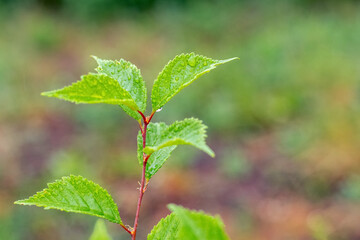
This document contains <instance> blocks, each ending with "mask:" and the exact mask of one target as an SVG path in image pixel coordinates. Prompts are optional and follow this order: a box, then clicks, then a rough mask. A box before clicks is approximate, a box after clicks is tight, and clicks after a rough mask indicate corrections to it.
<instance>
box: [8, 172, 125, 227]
mask: <svg viewBox="0 0 360 240" xmlns="http://www.w3.org/2000/svg"><path fill="white" fill-rule="evenodd" d="M15 204H20V205H35V206H38V207H44V208H45V209H58V210H62V211H66V212H75V213H83V214H88V215H93V216H97V217H101V218H105V219H107V220H109V221H110V222H113V223H119V224H122V221H121V218H120V215H119V211H118V208H117V206H116V204H115V203H114V200H113V199H112V197H111V196H110V194H109V193H108V192H107V191H106V190H105V189H103V188H102V187H100V186H99V185H98V184H95V183H94V182H92V181H89V180H87V179H85V178H83V177H81V176H73V175H71V176H68V177H63V178H62V179H60V180H57V181H55V182H54V183H50V184H48V188H47V189H44V190H43V191H41V192H38V193H36V194H35V195H34V196H32V197H29V198H28V199H25V200H19V201H16V202H15Z"/></svg>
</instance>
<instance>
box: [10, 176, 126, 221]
mask: <svg viewBox="0 0 360 240" xmlns="http://www.w3.org/2000/svg"><path fill="white" fill-rule="evenodd" d="M70 177H75V178H81V179H83V180H86V181H88V182H89V183H91V184H93V185H95V187H99V188H101V189H103V190H104V192H105V194H106V195H107V197H109V198H110V199H111V200H112V202H113V204H114V206H115V207H116V209H118V207H117V205H116V204H115V202H114V200H113V198H112V196H111V195H110V194H109V192H108V191H107V190H106V189H105V188H103V187H101V186H100V185H99V184H97V183H94V182H93V181H90V180H88V179H86V178H84V177H82V176H75V175H70V176H65V177H62V178H61V179H57V180H55V182H52V183H48V184H47V186H48V187H47V188H44V189H43V190H41V191H38V192H36V193H35V194H34V195H32V196H30V197H29V198H27V199H22V200H18V201H15V202H14V204H18V205H27V206H37V207H44V209H55V210H60V211H64V212H73V213H82V214H87V215H91V216H96V217H100V218H104V219H106V220H108V221H110V222H113V223H117V224H122V220H121V218H120V214H119V211H117V212H116V213H117V214H116V213H114V211H113V209H111V212H113V214H114V216H117V217H118V219H113V218H107V216H106V215H100V214H95V213H88V212H83V211H81V210H65V209H61V208H56V207H51V206H50V207H49V206H47V205H45V204H39V203H36V202H31V201H29V200H30V199H31V198H35V197H36V195H38V194H43V193H46V191H47V190H48V189H49V188H50V186H52V185H54V184H56V183H59V182H62V181H65V180H67V179H68V178H70ZM50 203H51V202H50ZM98 205H99V204H98ZM99 206H100V205H99ZM114 206H113V207H114Z"/></svg>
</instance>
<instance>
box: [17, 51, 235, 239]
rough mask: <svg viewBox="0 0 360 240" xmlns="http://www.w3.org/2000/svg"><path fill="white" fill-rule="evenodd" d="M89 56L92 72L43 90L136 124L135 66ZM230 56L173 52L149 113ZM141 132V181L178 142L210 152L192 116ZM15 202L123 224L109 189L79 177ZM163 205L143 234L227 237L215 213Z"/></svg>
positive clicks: (139, 96) (141, 93)
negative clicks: (164, 212) (119, 112)
mask: <svg viewBox="0 0 360 240" xmlns="http://www.w3.org/2000/svg"><path fill="white" fill-rule="evenodd" d="M94 59H95V60H96V61H97V63H98V67H97V68H96V71H97V73H89V74H87V75H84V76H82V77H81V80H80V81H78V82H76V83H74V84H72V85H70V86H67V87H64V88H62V89H59V90H54V91H49V92H45V93H43V95H45V96H49V97H56V98H60V99H63V100H67V101H70V102H74V103H107V104H114V105H119V106H120V107H121V108H122V109H123V110H124V111H125V112H126V113H127V114H128V115H129V116H131V117H132V118H134V119H135V120H137V121H138V122H139V123H141V119H142V117H143V115H144V112H145V110H146V102H147V97H146V96H147V94H146V86H145V82H144V80H143V78H142V76H141V74H140V70H139V69H138V68H137V67H136V66H135V65H133V64H132V63H130V62H128V61H125V60H123V59H121V60H119V61H112V60H103V59H100V58H97V57H94ZM234 59H235V58H231V59H227V60H214V59H211V58H207V57H204V56H201V55H196V54H194V53H190V54H181V55H178V56H176V57H175V58H174V59H173V60H171V61H170V62H169V63H168V64H167V65H166V66H165V67H164V69H163V70H162V71H161V72H160V74H159V75H158V77H157V79H156V80H155V82H154V85H153V89H152V92H151V102H152V114H154V113H155V112H156V110H158V109H161V108H162V106H163V105H164V104H166V103H167V102H168V101H169V100H170V99H171V98H173V97H174V96H175V95H176V94H177V93H178V92H179V91H180V90H182V89H183V88H185V87H186V86H188V85H189V84H191V83H192V82H193V81H194V80H196V79H197V78H199V77H200V76H201V75H203V74H205V73H207V72H209V71H210V70H212V69H214V68H215V67H216V66H217V65H220V64H223V63H226V62H229V61H232V60H234ZM144 121H145V120H144ZM146 133H147V134H146V146H145V147H144V146H143V138H142V137H143V135H142V131H140V132H139V134H138V160H139V163H140V165H143V164H144V162H143V160H144V159H143V156H144V155H146V156H149V158H148V160H147V164H146V171H145V177H146V179H147V181H149V180H150V179H151V177H152V176H153V175H154V174H155V173H156V172H157V171H158V170H159V169H160V168H161V167H162V165H163V164H164V163H165V161H166V160H167V159H168V158H169V156H170V154H171V152H172V151H173V150H174V149H175V148H176V147H177V146H178V145H192V146H194V147H196V148H198V149H200V150H202V151H204V152H205V153H207V154H209V155H210V156H212V157H214V152H213V151H212V150H211V149H210V148H209V147H208V146H207V145H206V143H205V138H206V126H205V125H204V124H203V123H202V122H201V121H200V120H198V119H195V118H188V119H184V120H183V121H177V122H175V123H173V124H171V125H166V124H165V123H162V122H161V123H149V124H148V123H147V132H146ZM15 203H16V204H22V205H35V206H39V207H44V208H45V209H58V210H62V211H67V212H76V213H83V214H88V215H93V216H97V217H100V218H104V219H107V220H109V221H110V222H113V223H117V224H120V225H122V226H123V223H122V220H121V218H120V215H119V211H118V208H117V205H116V204H115V202H114V200H113V199H112V197H111V196H110V195H109V193H108V192H107V191H106V190H105V189H104V188H102V187H100V186H99V185H97V184H95V183H93V182H92V181H89V180H87V179H85V178H83V177H81V176H72V175H71V176H68V177H63V178H62V179H60V180H57V181H56V182H54V183H51V184H48V188H47V189H44V190H43V191H41V192H38V193H37V194H35V195H34V196H32V197H30V198H28V199H25V200H20V201H17V202H15ZM169 208H170V209H171V210H172V211H173V213H172V214H171V215H169V216H168V217H166V218H165V219H163V220H161V221H160V222H159V224H158V225H157V226H156V227H155V228H154V229H153V231H152V232H151V233H150V234H149V236H148V239H154V240H155V239H195V240H196V239H204V240H206V239H214V240H217V239H218V240H222V239H228V238H227V237H226V234H225V232H224V229H223V224H222V222H221V220H220V219H219V218H213V217H210V216H208V215H205V214H204V213H202V212H192V211H189V210H186V209H184V208H182V207H178V206H175V205H170V206H169ZM103 225H104V224H103V223H101V222H98V223H97V225H96V228H95V230H94V233H93V235H92V237H91V239H109V237H108V236H105V235H106V234H107V233H106V231H104V227H103ZM98 236H100V237H98Z"/></svg>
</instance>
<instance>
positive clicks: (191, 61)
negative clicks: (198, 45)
mask: <svg viewBox="0 0 360 240" xmlns="http://www.w3.org/2000/svg"><path fill="white" fill-rule="evenodd" d="M188 63H189V65H190V66H191V67H195V64H196V59H195V56H191V57H190V58H189V59H188Z"/></svg>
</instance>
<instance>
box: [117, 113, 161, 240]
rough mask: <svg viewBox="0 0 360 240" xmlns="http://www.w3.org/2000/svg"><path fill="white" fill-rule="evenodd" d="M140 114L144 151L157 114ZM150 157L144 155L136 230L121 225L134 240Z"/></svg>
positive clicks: (135, 228) (135, 222) (135, 223)
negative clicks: (147, 134) (149, 130)
mask: <svg viewBox="0 0 360 240" xmlns="http://www.w3.org/2000/svg"><path fill="white" fill-rule="evenodd" d="M138 113H139V114H140V115H141V117H142V119H143V122H144V125H143V126H142V124H141V122H139V125H140V130H141V135H142V139H143V149H144V148H145V146H146V131H147V126H148V125H149V123H150V121H151V119H152V117H153V116H154V114H155V112H152V113H151V115H150V116H149V117H145V115H144V114H143V113H142V112H140V111H138ZM149 157H150V154H149V155H147V154H145V153H143V168H142V175H141V183H140V190H139V199H138V204H137V209H136V215H135V221H134V228H133V229H132V230H131V231H130V229H129V228H127V227H125V226H124V225H122V224H121V226H122V227H123V228H124V229H125V231H127V232H128V233H129V234H130V235H131V239H132V240H135V239H136V232H137V226H138V222H139V215H140V207H141V202H142V199H143V196H144V193H145V191H146V186H147V181H146V178H145V173H146V164H147V161H148V159H149Z"/></svg>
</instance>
